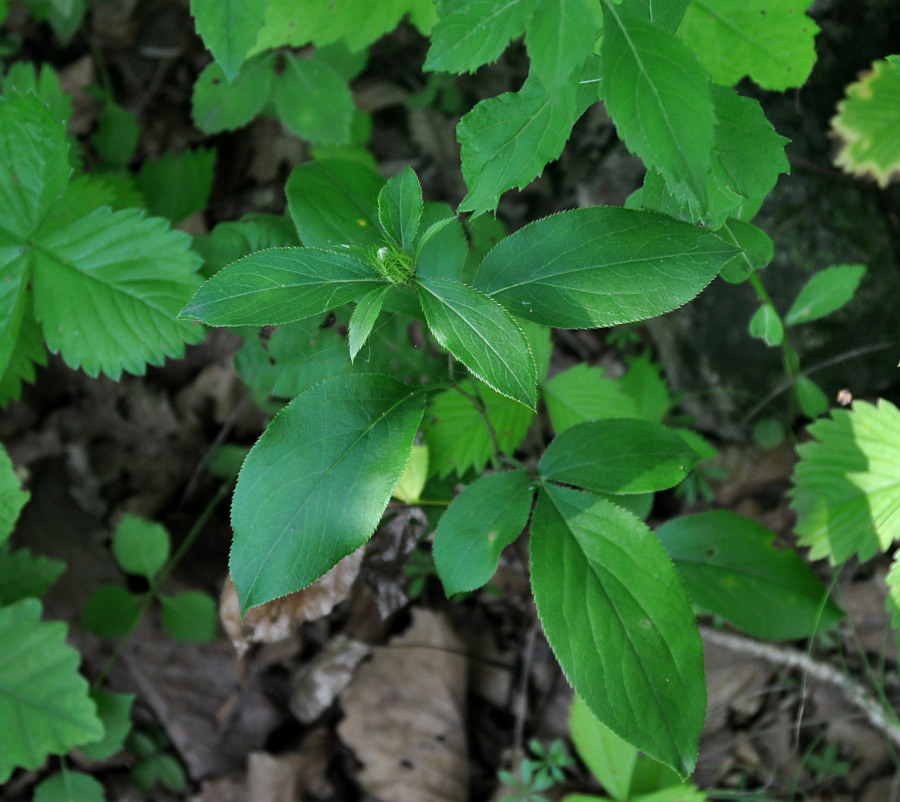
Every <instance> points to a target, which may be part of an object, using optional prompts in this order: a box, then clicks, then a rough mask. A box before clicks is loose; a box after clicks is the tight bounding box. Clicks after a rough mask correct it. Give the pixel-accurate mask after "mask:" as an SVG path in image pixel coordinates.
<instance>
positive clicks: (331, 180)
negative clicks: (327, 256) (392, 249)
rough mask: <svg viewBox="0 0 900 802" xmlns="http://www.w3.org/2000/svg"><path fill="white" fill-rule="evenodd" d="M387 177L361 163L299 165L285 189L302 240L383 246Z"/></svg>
mask: <svg viewBox="0 0 900 802" xmlns="http://www.w3.org/2000/svg"><path fill="white" fill-rule="evenodd" d="M382 186H384V179H383V178H381V176H379V175H378V174H377V173H375V172H373V171H372V170H370V169H369V168H367V167H364V166H362V165H361V164H357V163H356V162H350V161H343V160H341V159H323V160H321V161H314V162H307V163H306V164H302V165H300V166H299V167H296V168H295V169H294V171H293V172H292V173H291V175H290V178H288V182H287V186H286V187H285V193H286V195H287V200H288V208H289V209H290V213H291V217H292V218H293V220H294V224H295V225H296V226H297V231H298V232H299V234H300V239H301V240H302V242H303V244H304V245H306V246H308V247H311V248H334V247H337V246H340V245H343V246H351V245H357V246H359V247H363V248H367V247H373V248H377V247H378V246H379V245H381V244H382V241H381V239H382V237H381V233H380V231H379V228H378V193H379V192H381V188H382Z"/></svg>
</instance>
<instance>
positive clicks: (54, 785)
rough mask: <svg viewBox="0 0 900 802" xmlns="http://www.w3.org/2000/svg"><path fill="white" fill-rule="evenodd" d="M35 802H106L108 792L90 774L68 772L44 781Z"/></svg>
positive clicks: (36, 789)
mask: <svg viewBox="0 0 900 802" xmlns="http://www.w3.org/2000/svg"><path fill="white" fill-rule="evenodd" d="M33 802H106V792H105V791H104V789H103V786H102V785H101V784H100V783H99V782H98V781H97V780H96V779H94V778H93V777H91V775H90V774H82V773H81V772H80V771H68V770H66V771H62V772H60V773H59V774H54V775H53V776H51V777H48V778H47V779H46V780H43V781H42V782H41V783H40V784H39V785H38V786H37V787H36V788H35V789H34V798H33Z"/></svg>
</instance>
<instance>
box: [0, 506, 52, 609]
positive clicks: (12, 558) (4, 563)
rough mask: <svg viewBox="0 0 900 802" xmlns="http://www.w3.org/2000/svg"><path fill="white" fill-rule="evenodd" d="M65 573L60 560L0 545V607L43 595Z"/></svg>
mask: <svg viewBox="0 0 900 802" xmlns="http://www.w3.org/2000/svg"><path fill="white" fill-rule="evenodd" d="M0 499H2V491H0ZM2 506H3V502H2V500H0V507H2ZM65 570H66V564H65V563H64V562H61V561H60V560H52V559H50V558H49V557H44V556H43V555H41V554H32V553H31V552H30V551H29V550H28V549H15V550H10V549H8V548H4V547H2V546H0V605H2V604H12V603H13V602H17V601H19V600H20V599H27V598H28V597H29V596H34V597H40V596H43V595H44V593H45V592H46V590H47V588H49V587H50V585H52V584H53V583H54V582H55V581H56V580H57V578H58V577H59V575H60V574H61V573H62V572H63V571H65Z"/></svg>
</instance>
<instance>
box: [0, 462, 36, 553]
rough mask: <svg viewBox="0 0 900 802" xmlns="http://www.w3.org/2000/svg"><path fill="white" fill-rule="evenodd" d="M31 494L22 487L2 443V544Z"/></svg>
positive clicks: (0, 521) (0, 471) (0, 517)
mask: <svg viewBox="0 0 900 802" xmlns="http://www.w3.org/2000/svg"><path fill="white" fill-rule="evenodd" d="M29 498H31V494H30V493H28V492H27V491H25V490H23V489H22V484H21V482H20V481H19V477H18V476H16V471H15V468H14V467H13V464H12V460H11V459H10V458H9V454H7V453H6V449H5V448H4V447H3V446H2V445H0V544H2V543H4V542H5V541H6V540H7V539H8V538H9V536H10V535H11V534H12V531H13V527H14V526H15V525H16V521H17V520H19V513H20V512H21V511H22V508H23V507H24V506H25V505H26V504H27V503H28V499H29Z"/></svg>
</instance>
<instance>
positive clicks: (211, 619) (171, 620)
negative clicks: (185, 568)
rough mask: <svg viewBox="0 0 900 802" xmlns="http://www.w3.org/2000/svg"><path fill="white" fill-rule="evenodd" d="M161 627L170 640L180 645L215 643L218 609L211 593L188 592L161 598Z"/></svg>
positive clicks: (161, 596)
mask: <svg viewBox="0 0 900 802" xmlns="http://www.w3.org/2000/svg"><path fill="white" fill-rule="evenodd" d="M159 603H160V605H161V606H162V625H163V629H164V630H165V631H166V634H167V635H169V637H171V638H174V639H175V640H177V641H180V642H181V643H208V642H209V641H212V640H215V638H216V628H217V626H218V623H219V607H218V604H217V603H216V600H215V599H214V598H213V597H212V596H210V595H209V594H208V593H200V592H199V591H196V590H187V591H185V592H184V593H178V594H176V595H175V596H166V595H160V596H159Z"/></svg>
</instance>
